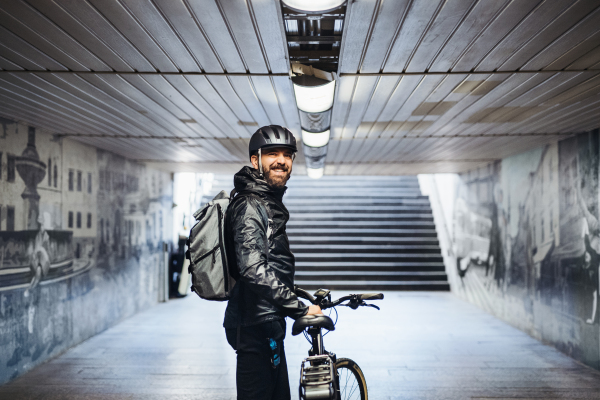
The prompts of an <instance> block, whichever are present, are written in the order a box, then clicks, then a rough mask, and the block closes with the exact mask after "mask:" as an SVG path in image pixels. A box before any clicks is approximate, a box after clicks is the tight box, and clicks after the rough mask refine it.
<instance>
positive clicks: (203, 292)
mask: <svg viewBox="0 0 600 400" xmlns="http://www.w3.org/2000/svg"><path fill="white" fill-rule="evenodd" d="M234 193H235V189H234V190H233V191H232V192H231V197H230V195H229V194H227V192H225V191H224V190H222V191H221V192H220V193H219V194H218V195H216V196H215V198H214V199H212V201H210V202H209V203H207V204H206V205H205V206H204V207H202V208H201V209H199V210H198V211H196V212H195V213H194V218H195V219H196V221H198V222H196V224H195V225H194V226H193V227H192V229H191V230H190V238H189V239H188V241H187V245H188V250H187V252H186V257H187V258H188V259H189V260H190V266H189V268H188V271H189V273H190V274H191V275H192V291H193V292H195V293H196V294H197V295H198V296H200V297H201V298H203V299H206V300H216V301H226V300H229V299H230V297H231V290H232V289H233V286H234V285H235V278H234V277H237V275H238V274H237V266H236V265H235V260H229V262H228V260H227V249H226V248H225V243H226V240H225V214H226V213H227V208H228V207H229V205H230V201H233V195H234ZM242 196H243V195H240V194H238V196H236V197H235V199H237V198H238V197H242ZM257 198H258V196H257ZM259 200H260V199H259ZM261 203H262V201H261ZM230 263H231V264H230Z"/></svg>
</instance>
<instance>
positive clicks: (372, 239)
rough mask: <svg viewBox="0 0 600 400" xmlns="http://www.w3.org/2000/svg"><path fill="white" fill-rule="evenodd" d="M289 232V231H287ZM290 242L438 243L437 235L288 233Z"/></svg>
mask: <svg viewBox="0 0 600 400" xmlns="http://www.w3.org/2000/svg"><path fill="white" fill-rule="evenodd" d="M288 233H289V232H288ZM288 238H289V241H290V243H293V244H308V243H316V244H323V243H327V244H351V243H352V244H366V243H368V244H379V245H385V244H398V243H411V244H413V243H414V244H425V245H435V244H437V243H438V240H437V237H390V236H375V237H371V236H362V237H354V236H312V235H311V236H297V235H293V236H292V235H288Z"/></svg>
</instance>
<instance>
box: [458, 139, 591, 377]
mask: <svg viewBox="0 0 600 400" xmlns="http://www.w3.org/2000/svg"><path fill="white" fill-rule="evenodd" d="M598 158H599V133H598V131H597V130H596V131H594V132H591V133H587V134H581V135H578V136H576V137H572V138H569V139H566V140H563V141H561V142H558V143H554V144H551V145H547V146H545V147H543V148H540V149H536V150H533V151H530V152H527V153H524V154H521V155H517V156H513V157H510V158H507V159H504V160H502V161H498V162H495V163H493V164H490V165H488V166H487V167H484V168H480V169H478V170H474V171H471V172H469V173H464V174H461V175H460V179H459V184H458V188H457V198H456V201H455V204H454V216H453V237H454V253H455V256H456V273H457V275H458V277H459V278H458V279H457V280H456V285H455V287H454V290H455V292H456V293H457V294H459V295H460V296H463V297H465V298H467V299H468V300H469V301H471V302H473V303H476V304H478V305H480V306H481V307H483V308H484V309H486V310H487V311H489V312H491V313H493V314H495V315H497V316H499V317H500V318H502V319H504V320H506V321H508V322H510V323H511V324H513V325H514V326H516V327H518V328H520V329H522V330H525V331H527V332H528V333H530V334H531V335H532V336H534V337H536V338H538V339H540V340H542V341H544V342H548V343H551V344H553V345H554V346H556V347H557V348H559V349H560V350H562V351H563V352H565V353H567V354H569V355H571V356H572V357H574V358H576V359H579V360H581V361H583V362H585V363H586V364H588V365H591V366H593V367H595V368H599V369H600V310H599V308H600V305H599V304H598V300H599V299H598V297H599V290H598V289H599V286H600V223H599V218H600V214H599V200H598V198H599V195H600V191H599V188H598V169H599V167H600V165H599V160H598Z"/></svg>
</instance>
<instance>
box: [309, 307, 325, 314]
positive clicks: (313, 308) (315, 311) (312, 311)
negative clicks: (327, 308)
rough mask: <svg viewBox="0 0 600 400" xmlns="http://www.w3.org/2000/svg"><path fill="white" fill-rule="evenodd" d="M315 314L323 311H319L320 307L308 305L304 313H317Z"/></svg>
mask: <svg viewBox="0 0 600 400" xmlns="http://www.w3.org/2000/svg"><path fill="white" fill-rule="evenodd" d="M317 314H323V311H321V307H319V306H308V312H307V313H306V315H317Z"/></svg>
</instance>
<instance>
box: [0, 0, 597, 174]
mask: <svg viewBox="0 0 600 400" xmlns="http://www.w3.org/2000/svg"><path fill="white" fill-rule="evenodd" d="M0 68H2V70H1V71H0V115H2V116H3V117H7V118H11V119H15V120H19V121H24V122H26V123H28V124H30V125H33V126H37V127H39V128H44V129H47V130H49V131H51V132H54V133H57V134H61V135H64V136H70V137H74V138H75V139H77V140H80V141H82V142H85V143H89V144H91V145H94V146H97V147H100V148H103V149H107V150H110V151H113V152H116V153H118V154H122V155H124V156H127V157H130V158H133V159H137V160H143V161H145V162H149V163H151V164H153V165H155V166H158V167H160V168H164V169H168V170H196V171H213V172H231V171H235V170H236V169H237V168H239V166H240V165H241V164H243V163H245V162H246V160H247V153H246V146H247V141H248V138H249V137H250V135H251V134H252V132H254V130H255V129H256V128H257V127H258V126H262V125H267V124H281V125H286V126H288V127H290V128H291V130H292V131H293V132H294V133H296V134H298V135H299V134H300V123H299V118H298V113H297V109H296V104H295V100H294V97H293V89H292V86H291V81H290V78H289V70H290V66H289V60H288V54H287V47H286V39H285V34H284V31H283V20H282V14H281V8H280V4H279V3H278V2H277V1H275V0H246V1H244V0H54V1H50V0H27V1H24V0H7V1H3V2H1V3H0ZM338 73H339V75H340V76H339V79H338V84H337V89H336V98H335V102H334V108H333V116H332V140H331V142H330V147H329V154H328V157H327V164H326V170H325V173H326V174H370V175H373V174H413V173H427V172H457V171H464V170H467V169H470V168H473V167H475V166H478V165H481V164H482V163H487V162H489V161H491V160H494V159H498V158H502V157H505V156H508V155H511V154H515V153H519V152H522V151H524V150H527V149H530V148H533V147H536V146H539V145H541V144H544V143H547V142H550V141H554V140H557V139H559V138H561V137H565V136H568V135H571V134H573V133H576V132H582V131H586V130H590V129H594V128H597V127H599V126H600V112H599V111H600V0H580V1H567V0H561V1H541V0H479V1H476V0H445V1H443V0H393V1H392V0H355V1H350V2H349V4H348V6H347V16H346V20H345V26H344V36H343V40H342V50H341V55H340V64H339V71H338ZM299 160H302V156H300V158H299ZM299 168H300V170H302V167H301V166H300V167H299Z"/></svg>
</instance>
